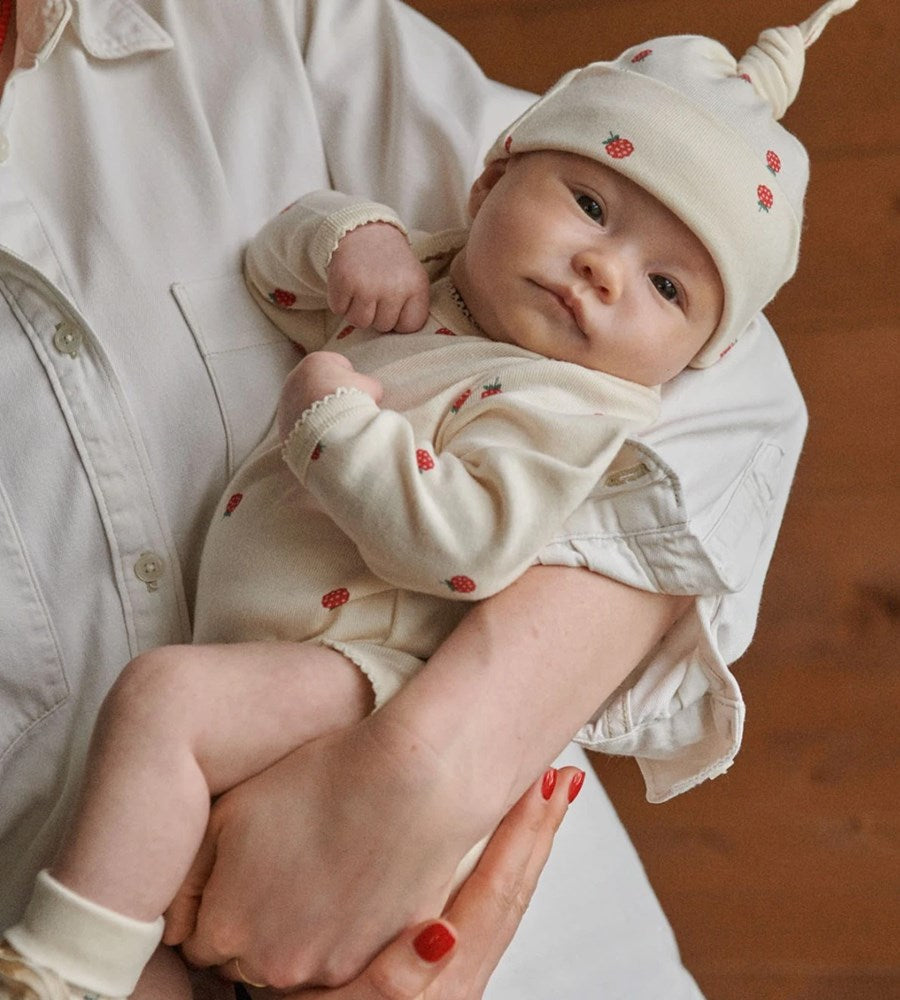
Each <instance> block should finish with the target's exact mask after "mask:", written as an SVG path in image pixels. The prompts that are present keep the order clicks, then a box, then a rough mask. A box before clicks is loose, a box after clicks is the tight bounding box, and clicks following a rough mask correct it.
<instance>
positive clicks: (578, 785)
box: [569, 771, 584, 802]
mask: <svg viewBox="0 0 900 1000" xmlns="http://www.w3.org/2000/svg"><path fill="white" fill-rule="evenodd" d="M583 785H584V771H579V772H578V774H576V775H575V776H574V777H573V778H572V780H571V782H569V802H574V801H575V799H576V798H578V793H579V792H580V791H581V789H582V786H583Z"/></svg>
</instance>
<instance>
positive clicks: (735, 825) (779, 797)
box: [412, 0, 900, 1000]
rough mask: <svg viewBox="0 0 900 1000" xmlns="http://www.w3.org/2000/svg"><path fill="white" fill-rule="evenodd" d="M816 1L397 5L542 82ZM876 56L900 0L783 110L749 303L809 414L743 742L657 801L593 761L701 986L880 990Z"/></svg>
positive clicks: (886, 889) (888, 927) (891, 162)
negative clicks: (777, 176) (763, 258)
mask: <svg viewBox="0 0 900 1000" xmlns="http://www.w3.org/2000/svg"><path fill="white" fill-rule="evenodd" d="M817 2H818V0H752V2H747V0H681V2H677V3H676V2H673V0H581V2H576V0H558V2H554V0H544V2H541V0H412V5H413V6H414V7H416V8H418V9H419V10H420V11H422V12H423V13H425V14H427V15H428V16H429V17H431V18H432V19H433V20H435V21H437V22H438V23H439V24H441V25H442V26H443V27H445V28H446V29H447V30H448V31H449V32H451V33H452V34H453V35H455V36H456V37H457V38H458V39H459V40H460V41H461V42H462V43H463V44H464V45H465V46H466V47H467V48H468V49H469V50H470V51H471V52H472V53H473V54H474V55H475V57H476V58H477V59H478V61H479V63H480V64H481V65H482V67H483V68H484V69H485V71H486V72H487V73H489V74H490V75H491V76H494V77H496V78H498V79H501V80H504V81H505V82H507V83H512V84H515V85H517V86H521V87H525V88H527V89H530V90H541V89H544V88H545V87H546V86H548V85H549V84H550V83H552V82H553V81H554V80H555V79H556V78H557V77H558V76H559V75H561V74H562V73H563V72H564V71H565V70H567V69H570V68H571V67H572V66H576V65H579V64H582V63H586V62H590V61H592V60H594V59H598V58H600V59H602V58H611V57H613V56H615V55H617V54H618V53H619V52H620V51H621V50H623V49H624V48H626V47H627V46H628V45H631V44H633V43H635V42H638V41H641V40H644V39H646V38H651V37H653V36H655V35H662V34H677V33H698V34H707V35H711V36H713V37H716V38H718V39H719V40H721V41H722V42H724V43H725V44H726V45H727V46H728V47H729V48H730V49H731V51H732V52H735V53H741V52H743V51H744V50H745V49H746V47H747V46H748V45H749V44H751V43H752V42H753V41H754V40H755V38H756V36H757V34H758V32H759V30H760V29H762V28H765V27H770V26H774V25H778V24H791V23H795V22H797V21H799V20H802V19H803V18H805V17H806V16H807V15H808V14H809V13H811V12H812V10H813V9H815V7H816V6H817ZM898 53H900V3H897V0H860V3H859V5H858V6H857V7H856V8H855V9H854V10H852V11H848V12H847V13H845V14H842V15H840V16H839V17H838V19H837V20H835V21H833V22H832V23H831V24H830V25H829V26H828V27H827V28H826V29H825V32H824V34H823V35H822V37H821V38H820V39H819V41H818V42H817V43H816V44H815V45H814V46H813V47H812V48H811V49H810V51H809V53H808V58H807V69H806V73H805V78H804V81H803V86H802V88H801V92H800V95H799V97H798V98H797V100H796V101H795V103H794V105H793V106H792V108H791V109H790V110H789V111H788V113H787V115H786V117H785V119H784V122H785V124H786V125H787V127H788V128H790V129H791V130H792V131H794V132H796V133H797V134H798V135H799V136H800V138H801V139H802V140H803V141H804V142H805V144H806V146H807V148H808V150H809V153H810V157H811V160H812V180H811V184H810V190H809V196H808V199H807V212H806V220H807V221H806V226H805V234H804V244H803V250H802V254H801V261H800V268H799V272H798V274H797V276H796V278H795V279H794V281H793V283H792V284H791V285H789V286H788V287H787V288H786V289H785V290H784V291H783V292H782V293H781V295H779V297H778V299H777V300H776V302H775V303H774V304H773V305H772V307H771V308H770V309H769V317H770V319H771V320H772V322H773V323H774V325H775V328H776V329H777V330H778V331H779V333H780V335H781V337H782V340H783V342H784V344H785V346H786V348H787V351H788V355H789V356H790V358H791V361H792V364H793V366H794V370H795V372H796V375H797V378H798V381H799V382H800V385H801V387H802V388H803V391H804V395H805V397H806V400H807V403H808V406H809V411H810V431H809V436H808V438H807V444H806V448H805V451H804V454H803V457H802V459H801V463H800V468H799V471H798V476H797V481H796V485H795V488H794V492H793V494H792V497H791V501H790V504H789V506H788V512H787V516H786V520H785V523H784V528H783V531H782V536H781V540H780V542H779V546H778V550H777V552H776V554H775V559H774V561H773V565H772V568H771V572H770V575H769V581H768V586H767V589H766V592H765V595H764V601H763V606H762V610H761V614H760V621H759V628H758V632H757V636H756V639H755V641H754V644H753V646H752V647H751V649H750V651H749V652H748V653H747V654H746V655H745V656H744V657H743V658H742V660H741V661H740V662H739V664H738V666H737V673H738V678H739V680H740V682H741V685H742V688H743V690H744V694H745V697H746V700H747V703H748V716H747V726H746V734H745V741H744V747H743V749H742V751H741V753H740V755H739V756H738V759H737V761H736V763H735V764H734V766H733V767H732V769H731V770H730V771H729V773H728V774H727V775H726V776H725V777H723V778H719V779H718V780H716V781H713V782H708V783H707V784H706V785H704V786H702V787H701V788H699V789H697V790H694V791H692V792H690V793H688V794H687V795H685V796H682V797H680V798H678V799H676V800H674V801H673V802H670V803H666V804H664V805H658V806H651V805H649V804H647V802H646V801H645V800H644V797H643V787H642V783H641V780H640V776H639V774H638V771H637V768H636V766H635V765H634V764H633V763H631V762H628V761H618V760H606V759H598V761H597V764H596V770H597V773H598V774H599V776H600V778H601V780H602V781H603V782H604V784H605V786H606V788H607V789H608V791H609V793H610V796H611V797H612V799H613V801H614V803H615V805H616V807H617V808H618V810H619V812H620V814H621V816H622V818H623V820H624V822H625V825H626V827H627V828H628V830H629V832H630V834H631V836H632V838H633V840H634V842H635V844H636V845H637V848H638V850H639V852H640V854H641V857H642V859H643V861H644V864H645V865H646V867H647V870H648V872H649V874H650V878H651V880H652V882H653V884H654V886H655V888H656V890H657V893H658V894H659V897H660V899H661V900H662V903H663V906H664V907H665V909H666V912H667V913H668V915H669V918H670V920H671V921H672V924H673V926H674V928H675V931H676V934H677V936H678V939H679V942H680V945H681V950H682V954H683V956H684V960H685V963H686V964H687V966H688V967H689V968H690V969H691V971H692V972H693V973H694V975H695V977H696V978H697V981H698V982H699V984H700V986H701V988H702V989H703V990H704V991H705V992H706V994H707V996H708V998H709V1000H776V998H777V1000H889V998H900V814H898V798H900V754H898V739H897V732H898V723H897V718H898V714H900V685H898V680H897V676H898V675H897V666H898V660H900V627H898V620H900V483H898V467H900V447H898V424H900V420H898V406H897V395H898V391H900V364H898V359H900V350H898V333H900V282H898V277H897V276H898V271H900V245H898V244H900V241H898V224H897V222H898V214H900V57H898ZM548 1000H551V998H548ZM554 1000H555V998H554ZM560 1000H568V998H560ZM590 1000H594V998H590ZM598 1000H602V998H598ZM660 1000H665V998H660Z"/></svg>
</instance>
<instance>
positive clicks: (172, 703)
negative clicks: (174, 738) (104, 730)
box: [98, 646, 194, 728]
mask: <svg viewBox="0 0 900 1000" xmlns="http://www.w3.org/2000/svg"><path fill="white" fill-rule="evenodd" d="M193 660H194V647H193V646H160V647H158V648H156V649H149V650H147V651H146V652H144V653H140V654H139V655H138V656H136V657H135V658H134V659H133V660H132V661H131V662H130V663H129V664H128V665H127V666H126V667H125V669H124V670H123V671H122V673H121V674H120V675H119V677H118V678H117V680H116V682H115V683H114V684H113V686H112V688H111V689H110V691H109V694H107V696H106V699H105V701H104V703H103V707H102V709H101V711H100V718H99V721H98V725H100V726H110V725H116V724H119V725H121V724H127V725H129V726H139V727H141V728H146V727H147V726H149V725H154V724H159V723H160V721H161V720H166V724H174V722H175V717H176V716H177V715H178V714H181V713H189V712H190V702H191V701H192V699H191V697H190V692H191V688H192V673H193Z"/></svg>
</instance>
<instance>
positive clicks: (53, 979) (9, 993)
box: [0, 941, 112, 1000]
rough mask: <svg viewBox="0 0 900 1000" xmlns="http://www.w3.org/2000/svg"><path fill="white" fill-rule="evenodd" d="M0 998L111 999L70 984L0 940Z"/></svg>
mask: <svg viewBox="0 0 900 1000" xmlns="http://www.w3.org/2000/svg"><path fill="white" fill-rule="evenodd" d="M0 1000H112V998H108V997H101V996H100V995H99V994H98V993H91V992H90V991H89V990H80V989H78V988H77V987H76V986H70V985H69V984H68V983H67V982H66V981H65V980H64V979H63V978H62V977H61V976H59V975H57V974H56V973H55V972H53V970H52V969H45V968H44V967H43V966H41V965H35V964H34V963H32V962H30V961H28V959H27V958H23V957H22V956H21V955H20V954H19V953H18V952H17V951H16V950H15V948H13V947H11V946H10V945H8V944H7V943H6V942H5V941H3V942H0Z"/></svg>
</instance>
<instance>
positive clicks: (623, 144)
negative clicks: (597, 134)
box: [603, 132, 634, 160]
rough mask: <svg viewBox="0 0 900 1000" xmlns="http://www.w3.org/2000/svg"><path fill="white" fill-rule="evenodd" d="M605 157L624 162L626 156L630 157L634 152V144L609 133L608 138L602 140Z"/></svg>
mask: <svg viewBox="0 0 900 1000" xmlns="http://www.w3.org/2000/svg"><path fill="white" fill-rule="evenodd" d="M603 146H604V148H605V149H606V154H607V156H611V157H612V158H613V159H614V160H624V159H625V157H626V156H631V154H632V153H633V152H634V143H632V141H631V140H630V139H623V138H622V137H621V136H620V135H614V134H613V133H612V132H610V133H609V138H608V139H604V140H603Z"/></svg>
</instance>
